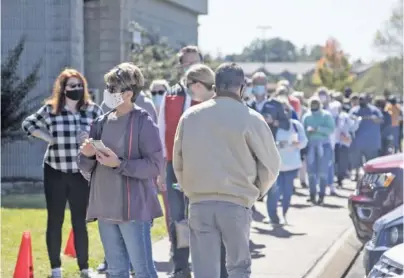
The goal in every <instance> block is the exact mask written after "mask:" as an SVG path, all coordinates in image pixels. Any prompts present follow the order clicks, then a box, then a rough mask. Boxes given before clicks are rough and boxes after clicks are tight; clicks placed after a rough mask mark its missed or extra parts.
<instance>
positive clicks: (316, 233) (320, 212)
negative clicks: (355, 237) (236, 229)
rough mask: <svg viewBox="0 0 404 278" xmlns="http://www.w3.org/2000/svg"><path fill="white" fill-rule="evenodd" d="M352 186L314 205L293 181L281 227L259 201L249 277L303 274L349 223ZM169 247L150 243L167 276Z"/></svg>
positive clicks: (164, 243) (289, 277)
mask: <svg viewBox="0 0 404 278" xmlns="http://www.w3.org/2000/svg"><path fill="white" fill-rule="evenodd" d="M354 187H355V185H354V183H353V182H351V181H346V183H345V184H344V187H343V188H342V189H339V190H338V193H339V196H336V197H331V196H327V197H326V198H325V204H324V205H322V206H313V205H311V204H309V203H307V201H306V200H307V194H308V189H302V188H300V186H299V183H298V182H296V188H297V190H296V194H295V195H293V197H292V207H291V208H290V211H289V212H288V225H284V226H280V227H273V226H272V225H270V224H269V223H268V219H267V213H266V204H265V201H264V202H258V203H257V205H256V208H257V213H255V214H254V219H255V221H254V222H253V224H252V229H251V254H252V258H253V265H252V277H254V278H261V277H276V278H302V277H304V275H305V274H306V273H307V272H308V271H309V270H310V269H311V268H312V267H313V266H314V265H315V263H316V262H317V261H318V260H319V259H320V258H321V257H322V255H323V254H324V253H325V252H326V251H327V249H328V248H329V247H330V246H331V245H332V244H333V243H334V242H335V241H336V240H338V238H339V237H340V236H341V235H342V234H343V233H344V232H345V231H346V230H347V229H348V228H350V227H352V222H351V220H350V218H349V216H348V209H347V203H348V202H347V197H348V196H349V195H350V194H352V192H353V190H354ZM279 209H280V208H279ZM279 213H280V215H281V212H280V211H279ZM169 250H170V244H169V241H168V239H164V240H161V241H159V242H157V243H156V244H154V246H153V253H154V254H153V256H154V258H155V261H156V266H157V268H158V271H159V275H160V276H159V277H166V273H167V272H169V271H170V270H171V265H170V263H169Z"/></svg>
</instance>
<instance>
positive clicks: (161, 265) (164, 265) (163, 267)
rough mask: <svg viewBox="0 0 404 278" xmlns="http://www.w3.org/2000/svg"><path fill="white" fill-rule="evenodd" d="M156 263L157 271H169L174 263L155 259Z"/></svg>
mask: <svg viewBox="0 0 404 278" xmlns="http://www.w3.org/2000/svg"><path fill="white" fill-rule="evenodd" d="M154 265H155V266H156V269H157V272H166V273H169V272H171V270H172V265H171V263H170V262H157V261H154Z"/></svg>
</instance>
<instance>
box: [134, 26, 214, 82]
mask: <svg viewBox="0 0 404 278" xmlns="http://www.w3.org/2000/svg"><path fill="white" fill-rule="evenodd" d="M143 36H144V37H145V42H144V43H143V45H142V46H141V48H140V49H139V50H137V51H134V52H133V54H132V62H133V63H134V64H136V65H137V66H138V67H139V68H140V69H141V70H142V72H143V75H144V77H145V79H146V82H145V83H146V84H145V88H148V87H149V86H150V83H151V82H152V81H153V80H155V79H165V80H167V81H168V82H169V83H170V84H174V83H175V82H177V81H178V80H179V79H180V76H181V74H182V73H181V71H180V68H179V64H178V59H177V52H178V50H179V49H174V48H172V47H170V46H169V45H168V43H167V40H166V39H165V38H162V37H160V36H159V35H157V34H153V33H144V34H143ZM204 63H205V64H207V65H208V66H210V67H211V68H212V69H213V70H215V69H216V67H217V66H218V65H219V61H217V60H215V59H213V58H212V57H211V56H209V55H205V56H204Z"/></svg>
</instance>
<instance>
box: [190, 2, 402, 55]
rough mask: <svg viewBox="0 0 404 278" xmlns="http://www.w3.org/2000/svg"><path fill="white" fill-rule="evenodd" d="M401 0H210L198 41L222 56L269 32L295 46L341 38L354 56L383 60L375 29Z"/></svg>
mask: <svg viewBox="0 0 404 278" xmlns="http://www.w3.org/2000/svg"><path fill="white" fill-rule="evenodd" d="M395 2H396V0H208V15H203V16H199V30H198V31H199V46H200V48H201V50H202V52H204V53H210V54H212V55H214V56H217V54H218V53H221V54H222V55H226V54H230V53H240V52H241V51H242V49H243V48H244V47H245V46H247V45H248V44H249V43H250V42H251V41H252V40H254V39H256V38H262V37H264V34H263V31H262V30H260V29H259V28H258V26H271V29H268V30H267V31H266V34H265V38H271V37H281V38H283V39H287V40H290V41H291V42H292V43H294V44H295V45H296V46H298V47H301V46H303V45H305V44H306V45H314V44H321V45H323V44H324V43H325V41H326V40H327V39H328V38H329V37H334V38H336V39H337V40H338V41H339V42H340V44H341V47H342V49H343V50H344V52H347V53H348V54H349V55H350V57H351V58H352V59H359V58H360V59H362V60H363V61H364V62H370V61H372V60H380V59H383V56H382V54H380V53H378V51H377V50H376V49H375V48H374V47H373V46H372V41H373V38H374V36H375V32H376V31H377V30H378V29H380V28H381V27H383V24H384V22H385V21H387V20H388V18H389V16H390V13H391V10H392V8H393V7H394V3H395Z"/></svg>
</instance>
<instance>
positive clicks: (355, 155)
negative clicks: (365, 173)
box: [349, 146, 379, 169]
mask: <svg viewBox="0 0 404 278" xmlns="http://www.w3.org/2000/svg"><path fill="white" fill-rule="evenodd" d="M349 155H350V156H351V161H352V167H353V168H355V169H358V168H360V167H362V165H363V158H365V161H369V160H371V159H373V158H376V157H378V155H379V149H378V148H374V147H372V148H369V147H367V148H361V147H360V146H354V147H352V146H351V148H350V149H349Z"/></svg>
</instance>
